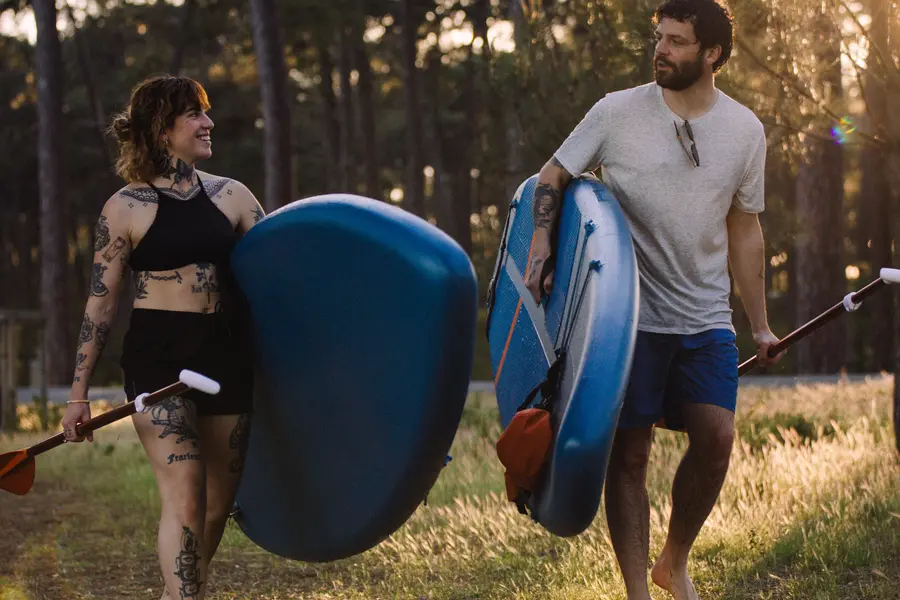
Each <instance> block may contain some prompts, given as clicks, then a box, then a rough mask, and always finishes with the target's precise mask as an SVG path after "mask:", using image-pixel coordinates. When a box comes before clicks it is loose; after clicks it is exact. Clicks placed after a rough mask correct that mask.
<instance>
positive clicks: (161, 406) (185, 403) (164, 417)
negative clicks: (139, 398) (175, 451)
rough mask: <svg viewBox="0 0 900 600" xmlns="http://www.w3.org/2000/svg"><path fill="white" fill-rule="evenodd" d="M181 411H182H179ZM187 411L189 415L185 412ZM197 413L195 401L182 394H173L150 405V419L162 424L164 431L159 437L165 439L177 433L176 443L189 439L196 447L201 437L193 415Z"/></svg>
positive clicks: (155, 423)
mask: <svg viewBox="0 0 900 600" xmlns="http://www.w3.org/2000/svg"><path fill="white" fill-rule="evenodd" d="M179 411H181V412H180V413H179ZM185 413H187V415H186V414H185ZM195 414H196V408H195V407H194V403H193V402H191V401H190V400H186V399H184V398H182V397H181V396H172V397H171V398H166V399H165V400H163V401H161V402H159V403H157V404H154V405H152V406H150V421H151V422H152V423H153V424H154V425H162V427H163V430H162V433H160V434H159V439H161V440H162V439H165V438H167V437H169V436H170V435H175V436H177V437H178V439H176V440H175V443H176V444H180V443H181V442H185V441H188V442H190V443H191V445H192V446H194V447H195V448H196V447H197V442H198V441H199V439H200V437H199V436H198V435H197V432H196V431H195V430H194V426H193V423H192V421H193V419H192V418H190V417H193V416H194V415H195Z"/></svg>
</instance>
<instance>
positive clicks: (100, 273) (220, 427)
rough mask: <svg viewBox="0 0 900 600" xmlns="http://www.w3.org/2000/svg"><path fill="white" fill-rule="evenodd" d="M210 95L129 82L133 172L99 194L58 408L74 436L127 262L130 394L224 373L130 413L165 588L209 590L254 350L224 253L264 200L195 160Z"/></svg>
mask: <svg viewBox="0 0 900 600" xmlns="http://www.w3.org/2000/svg"><path fill="white" fill-rule="evenodd" d="M209 107H210V105H209V101H208V99H207V96H206V92H205V90H204V89H203V87H202V86H201V85H200V84H199V83H197V82H196V81H193V80H191V79H188V78H185V77H169V76H160V77H153V78H150V79H148V80H146V81H144V82H142V83H140V84H139V85H138V86H137V87H135V88H134V90H133V91H132V94H131V100H130V103H129V106H128V107H127V109H126V110H125V111H124V112H123V113H122V114H121V115H119V116H117V117H116V119H115V121H114V122H113V127H112V129H113V131H114V132H115V134H116V137H117V139H118V142H119V158H118V161H117V164H116V170H117V173H118V174H119V175H120V176H121V177H122V178H123V179H124V180H125V181H126V182H127V185H126V186H125V187H124V188H122V189H121V190H119V191H118V192H117V193H116V194H115V195H113V196H112V197H111V198H110V199H109V200H107V202H106V204H105V206H104V207H103V210H102V212H101V214H100V218H99V221H98V223H97V227H96V234H95V238H96V241H95V244H94V261H93V277H92V279H91V290H90V295H89V297H88V300H87V307H86V310H85V314H84V318H83V320H82V324H81V332H80V335H79V339H78V349H77V352H76V367H75V379H74V383H73V385H72V391H71V398H70V400H69V404H68V406H67V408H66V414H65V417H64V418H63V420H62V425H63V432H64V435H65V437H66V439H67V440H68V441H70V442H80V441H82V439H83V438H82V437H79V436H76V435H75V426H76V425H77V424H78V423H81V422H83V421H86V420H88V419H89V418H90V416H91V412H90V405H89V402H88V401H87V397H88V396H87V392H88V386H89V381H90V376H91V372H92V371H93V368H94V366H95V365H96V364H97V361H98V360H99V359H100V355H101V353H102V352H103V347H104V346H105V344H106V340H107V337H108V335H109V331H110V328H111V326H112V323H113V320H114V317H115V311H116V305H117V300H118V296H119V293H120V291H121V282H122V276H123V272H124V267H125V265H126V264H127V265H129V266H130V267H131V269H132V270H133V272H134V277H135V280H134V286H135V287H134V290H135V295H134V296H135V298H134V310H133V311H132V316H131V322H130V325H129V329H128V332H127V334H126V336H125V340H124V344H123V350H122V363H121V364H122V369H123V372H124V381H125V392H126V394H127V396H128V399H129V401H133V400H134V399H135V397H136V396H137V395H139V394H141V393H144V392H152V391H154V390H156V389H159V388H161V387H164V386H166V385H168V384H170V383H174V382H175V381H177V379H178V373H179V371H180V370H181V369H183V368H187V369H192V370H195V371H197V372H199V373H202V374H204V375H207V376H209V377H212V378H213V379H215V380H217V381H218V382H219V383H220V384H221V391H220V393H219V394H218V395H216V396H209V395H206V394H203V393H201V392H196V391H191V392H189V393H186V394H184V395H182V396H177V397H171V398H169V399H167V400H165V401H163V402H161V403H159V404H156V405H153V406H151V407H149V408H148V409H147V410H145V411H143V412H142V413H139V414H135V415H134V417H133V422H134V426H135V429H136V430H137V433H138V436H139V438H140V440H141V443H142V444H143V447H144V450H145V451H146V453H147V457H148V458H149V461H150V464H151V466H152V467H153V471H154V474H155V475H156V481H157V485H158V487H159V494H160V498H161V501H162V515H161V517H160V522H159V533H158V540H157V551H158V554H159V564H160V569H161V571H162V575H163V579H164V580H165V590H164V591H163V597H164V598H165V597H173V598H194V599H199V598H203V597H204V594H205V590H206V583H207V572H208V568H209V562H210V560H211V559H212V557H213V554H214V553H215V551H216V548H217V547H218V544H219V541H220V540H221V537H222V533H223V531H224V528H225V522H226V520H227V518H228V514H229V511H230V509H231V506H232V503H233V501H234V496H235V493H236V490H237V487H238V482H239V480H240V476H241V471H242V467H243V456H244V451H245V444H246V440H247V436H248V431H249V424H250V413H251V408H252V389H253V366H252V356H251V355H250V354H249V351H248V350H249V343H248V342H247V340H246V336H244V335H242V334H241V331H242V327H241V318H240V317H241V311H240V310H239V308H238V307H239V306H241V304H240V302H239V300H240V299H241V295H240V293H239V292H238V291H237V288H236V286H234V285H233V284H232V283H231V275H230V271H229V269H228V262H229V261H228V257H229V253H230V251H231V249H232V247H233V246H234V244H235V242H236V241H237V240H238V239H239V238H240V236H242V235H243V234H244V233H246V232H247V231H248V230H249V229H250V228H251V227H253V225H254V224H255V223H256V222H257V221H259V220H260V219H261V218H262V216H263V210H262V207H261V206H260V205H259V203H258V202H257V201H256V199H255V198H254V197H253V194H251V193H250V191H249V190H248V189H247V188H246V187H245V186H244V185H243V184H241V183H239V182H237V181H234V180H232V179H227V178H224V177H217V176H215V175H210V174H209V173H205V172H201V171H198V170H197V169H196V167H195V166H196V164H197V162H198V161H200V160H203V159H208V158H209V157H210V156H211V155H212V151H211V140H210V132H211V131H212V129H213V122H212V120H210V118H209V115H208V114H207V111H208V110H209ZM87 437H88V440H92V436H90V435H89V436H87Z"/></svg>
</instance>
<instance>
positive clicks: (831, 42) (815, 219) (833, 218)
mask: <svg viewBox="0 0 900 600" xmlns="http://www.w3.org/2000/svg"><path fill="white" fill-rule="evenodd" d="M818 23H819V27H818V32H817V33H818V40H817V43H818V44H819V48H818V52H819V64H821V65H823V77H822V80H821V81H820V82H819V83H818V85H819V87H820V91H821V96H822V97H823V98H824V99H825V101H826V102H827V103H829V104H830V105H832V106H836V103H837V102H838V101H839V100H840V98H841V96H842V92H841V72H840V47H839V46H838V45H837V44H838V43H839V40H840V37H839V36H838V35H837V34H836V32H834V31H833V30H832V26H831V24H830V20H829V19H828V18H827V17H825V16H824V15H821V16H820V17H819V19H818ZM817 133H818V134H819V135H820V136H823V137H824V138H825V139H817V138H814V137H812V136H810V137H808V138H807V140H808V141H807V143H806V148H805V149H806V156H805V157H804V160H803V162H802V164H801V165H800V172H799V174H798V176H797V223H798V225H799V231H798V235H797V318H798V320H799V322H801V323H805V322H806V321H808V320H810V319H812V318H813V317H815V316H817V315H818V314H820V313H821V312H822V311H824V310H825V309H827V308H828V307H830V306H832V305H833V304H834V303H835V302H837V301H839V300H840V299H841V298H842V297H843V296H844V294H845V293H846V288H847V285H846V276H845V273H844V256H843V251H842V248H843V241H844V226H843V223H844V211H843V199H844V173H843V170H844V169H843V148H842V146H840V145H838V144H834V143H832V142H831V141H829V140H828V139H827V138H828V131H827V129H824V128H823V129H820V130H819V131H818V132H817ZM845 331H846V327H845V325H844V320H843V319H838V320H836V321H833V322H832V323H830V324H829V325H828V327H823V328H822V329H821V330H819V331H817V332H816V334H815V335H814V336H813V337H810V338H807V339H806V340H803V341H801V342H800V343H798V344H797V349H796V356H797V369H798V371H799V372H800V373H836V372H838V371H840V370H841V369H842V368H844V366H845V355H846V352H845V349H846V335H845Z"/></svg>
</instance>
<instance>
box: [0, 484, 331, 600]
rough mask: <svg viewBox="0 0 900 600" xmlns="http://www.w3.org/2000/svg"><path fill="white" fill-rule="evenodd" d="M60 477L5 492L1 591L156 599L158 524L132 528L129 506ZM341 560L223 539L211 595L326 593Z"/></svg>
mask: <svg viewBox="0 0 900 600" xmlns="http://www.w3.org/2000/svg"><path fill="white" fill-rule="evenodd" d="M101 512H102V513H103V514H102V515H99V514H97V506H95V505H93V504H92V503H91V498H90V497H88V496H86V495H85V494H84V493H78V492H77V491H75V490H73V489H72V488H71V487H69V486H66V485H65V484H64V483H62V482H48V481H41V480H39V481H37V482H36V483H35V486H34V488H33V489H32V491H31V492H30V493H29V494H28V495H27V496H14V495H12V494H7V493H4V494H2V495H0V598H2V599H4V600H5V599H7V598H10V599H14V600H82V599H85V600H86V599H88V598H90V599H97V598H99V599H104V600H106V599H112V598H117V599H121V598H128V599H131V598H134V599H146V600H151V599H153V600H155V599H156V598H159V594H160V591H161V590H162V578H161V577H160V575H159V569H158V566H157V562H156V554H155V551H154V549H153V545H154V544H155V531H154V530H153V528H152V526H150V527H147V528H144V527H141V528H140V529H139V530H135V529H134V523H133V519H130V518H129V517H130V515H129V509H128V507H127V506H122V507H121V512H119V511H117V510H116V511H114V512H113V513H110V509H109V507H108V506H107V507H103V508H101ZM339 570H340V567H338V566H337V565H331V566H328V565H326V566H317V567H314V566H310V565H306V564H302V563H298V562H294V561H287V560H283V559H279V558H278V557H274V556H272V555H270V554H267V553H266V552H264V551H262V550H260V549H255V548H254V549H251V550H249V551H248V549H247V548H240V549H239V548H234V547H230V546H229V545H228V544H223V546H222V547H221V548H220V551H219V553H218V554H217V555H216V557H215V559H214V561H213V565H212V572H211V573H210V581H211V586H210V588H209V590H208V594H207V598H210V599H215V600H224V599H226V598H227V599H231V598H246V597H253V598H271V599H275V598H324V597H329V596H328V595H327V593H323V592H324V590H326V589H328V588H329V587H331V585H330V582H331V580H332V577H333V576H334V574H335V573H334V572H335V571H339Z"/></svg>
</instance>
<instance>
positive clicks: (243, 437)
mask: <svg viewBox="0 0 900 600" xmlns="http://www.w3.org/2000/svg"><path fill="white" fill-rule="evenodd" d="M249 439H250V415H248V414H243V415H241V416H240V417H238V422H237V424H236V425H235V426H234V429H232V430H231V435H230V436H229V437H228V447H229V448H231V449H232V450H237V451H238V457H237V458H235V459H234V460H232V461H231V462H230V463H229V465H228V470H229V471H230V472H232V473H240V472H241V470H242V469H243V468H244V458H246V457H247V442H248V441H249Z"/></svg>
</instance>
